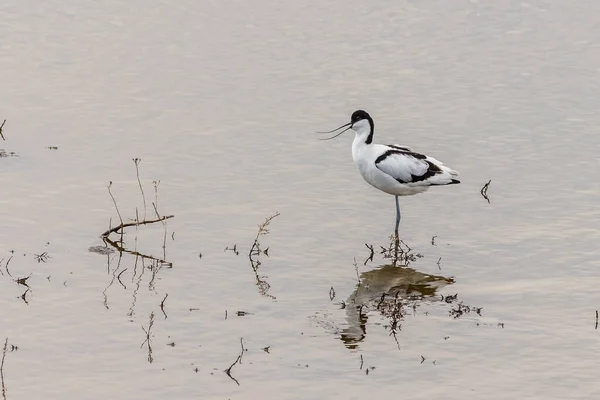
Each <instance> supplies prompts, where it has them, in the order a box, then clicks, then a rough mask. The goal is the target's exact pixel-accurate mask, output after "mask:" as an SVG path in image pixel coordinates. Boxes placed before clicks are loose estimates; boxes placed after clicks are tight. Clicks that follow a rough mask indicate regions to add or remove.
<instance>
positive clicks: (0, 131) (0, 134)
mask: <svg viewBox="0 0 600 400" xmlns="http://www.w3.org/2000/svg"><path fill="white" fill-rule="evenodd" d="M5 123H6V120H4V122H2V125H0V136H2V140H6V139H4V135H3V134H2V128H4V124H5Z"/></svg>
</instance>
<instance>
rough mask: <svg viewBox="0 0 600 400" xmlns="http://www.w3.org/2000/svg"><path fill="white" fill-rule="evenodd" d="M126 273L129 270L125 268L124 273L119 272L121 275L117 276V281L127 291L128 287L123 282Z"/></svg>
mask: <svg viewBox="0 0 600 400" xmlns="http://www.w3.org/2000/svg"><path fill="white" fill-rule="evenodd" d="M125 271H127V268H125V269H124V270H123V271H121V272H119V275H117V280H118V281H119V283H120V284H121V286H123V289H125V290H127V286H125V284H124V283H123V282H121V275H123V273H124V272H125Z"/></svg>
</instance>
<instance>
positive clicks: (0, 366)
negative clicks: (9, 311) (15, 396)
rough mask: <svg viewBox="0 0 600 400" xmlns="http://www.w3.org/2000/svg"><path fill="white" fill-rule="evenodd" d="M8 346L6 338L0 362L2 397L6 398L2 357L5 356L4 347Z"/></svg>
mask: <svg viewBox="0 0 600 400" xmlns="http://www.w3.org/2000/svg"><path fill="white" fill-rule="evenodd" d="M7 346H8V338H6V340H5V341H4V349H2V362H1V363H0V378H2V379H1V380H2V398H3V399H4V400H6V386H4V359H5V358H6V349H7Z"/></svg>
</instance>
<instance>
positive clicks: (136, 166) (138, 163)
mask: <svg viewBox="0 0 600 400" xmlns="http://www.w3.org/2000/svg"><path fill="white" fill-rule="evenodd" d="M141 162H142V159H141V158H134V159H133V163H134V164H135V173H136V176H137V181H138V185H139V186H140V192H142V201H143V202H144V220H145V219H146V196H145V195H144V188H143V187H142V181H140V168H139V165H140V163H141Z"/></svg>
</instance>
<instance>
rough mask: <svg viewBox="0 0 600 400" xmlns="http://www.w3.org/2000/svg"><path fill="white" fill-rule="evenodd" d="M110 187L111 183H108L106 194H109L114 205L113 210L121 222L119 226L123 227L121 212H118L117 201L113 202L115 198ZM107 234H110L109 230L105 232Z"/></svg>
mask: <svg viewBox="0 0 600 400" xmlns="http://www.w3.org/2000/svg"><path fill="white" fill-rule="evenodd" d="M111 186H112V181H110V182H109V183H108V194H110V198H111V199H112V201H113V203H114V204H115V209H116V210H117V215H118V216H119V221H121V225H123V218H122V217H121V212H119V207H118V206H117V201H116V200H115V196H113V194H112V192H111V190H110V187H111ZM107 232H108V233H110V232H111V230H110V229H109V230H108V231H107Z"/></svg>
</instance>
